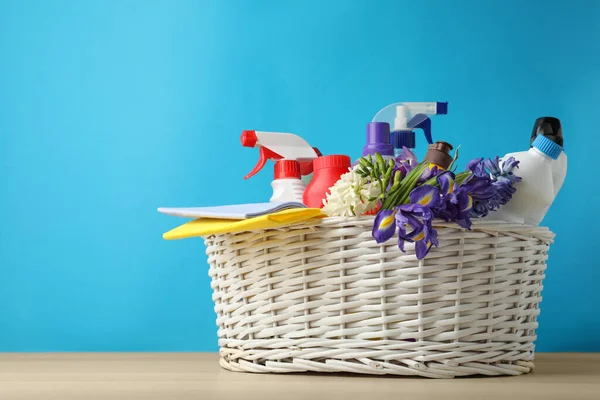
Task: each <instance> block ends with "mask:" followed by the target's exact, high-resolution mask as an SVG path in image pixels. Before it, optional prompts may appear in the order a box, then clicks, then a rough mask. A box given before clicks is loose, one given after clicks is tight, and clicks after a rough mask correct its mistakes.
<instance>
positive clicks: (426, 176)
mask: <svg viewBox="0 0 600 400" xmlns="http://www.w3.org/2000/svg"><path fill="white" fill-rule="evenodd" d="M443 171H444V170H443V169H441V168H439V167H438V166H437V165H429V167H428V168H425V171H423V173H422V174H421V176H420V177H419V180H418V181H417V184H418V185H420V184H421V183H423V182H427V181H428V180H430V179H431V178H433V177H435V176H437V175H439V174H440V173H441V172H443Z"/></svg>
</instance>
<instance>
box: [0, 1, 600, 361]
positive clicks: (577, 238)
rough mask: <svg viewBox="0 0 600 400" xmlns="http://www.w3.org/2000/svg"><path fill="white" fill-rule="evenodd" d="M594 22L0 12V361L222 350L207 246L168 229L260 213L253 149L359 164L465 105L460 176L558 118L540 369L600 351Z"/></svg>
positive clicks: (279, 5)
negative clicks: (271, 144)
mask: <svg viewBox="0 0 600 400" xmlns="http://www.w3.org/2000/svg"><path fill="white" fill-rule="evenodd" d="M599 19H600V3H598V2H595V1H593V0H590V1H587V2H586V1H560V2H553V1H533V0H531V1H522V0H521V1H503V2H490V1H485V2H480V1H475V0H471V1H467V0H463V1H455V2H448V1H431V0H429V1H414V0H413V1H404V2H400V1H339V2H335V1H330V2H325V1H293V2H292V1H234V0H230V1H185V0H179V1H166V0H165V1H94V2H92V1H47V2H42V1H5V0H0V215H1V219H0V351H61V350H64V351H82V350H89V351H105V350H106V351H108V350H114V351H120V350H123V351H125V350H130V351H136V350H148V351H151V350H156V351H163V350H164V351H166V350H172V351H185V350H202V351H213V350H216V349H217V343H216V328H215V323H214V319H215V316H214V313H213V309H212V303H211V291H210V287H209V279H208V276H207V269H208V267H207V265H206V260H205V257H204V254H203V251H204V248H203V245H202V242H201V241H200V240H182V241H176V242H165V241H163V240H162V239H161V234H162V233H163V232H164V231H166V230H168V229H170V228H173V227H174V226H176V225H177V224H178V222H179V220H175V219H173V218H169V217H166V216H163V215H160V214H158V213H157V212H156V211H155V210H156V207H158V206H183V205H210V204H218V203H234V202H252V201H264V200H265V199H267V198H268V196H269V194H270V192H269V190H270V188H269V186H268V185H269V181H270V179H269V175H270V174H269V173H268V172H265V173H261V174H259V175H258V176H256V177H255V178H253V179H252V180H250V181H247V182H243V181H242V177H243V176H244V175H245V174H246V173H247V172H248V171H249V170H250V169H251V168H252V166H253V165H254V163H255V161H256V158H257V153H256V151H253V150H250V149H246V148H242V147H240V146H239V141H238V140H239V134H240V131H241V130H242V129H248V128H250V129H252V128H256V129H265V130H283V131H292V132H296V133H299V134H301V135H303V136H304V137H305V138H306V139H308V140H309V141H310V142H311V143H314V144H315V145H317V146H318V147H319V148H320V149H321V150H322V151H323V152H327V153H331V152H339V153H347V154H350V155H352V156H357V155H358V154H359V151H360V148H361V146H362V144H363V143H362V142H363V136H364V125H365V123H366V122H368V121H369V120H370V119H371V118H372V116H373V115H374V114H375V112H377V111H378V110H379V109H380V108H381V107H383V106H385V105H386V104H388V103H391V102H395V101H401V100H413V101H415V100H417V101H418V100H439V101H443V100H447V101H449V102H450V108H449V110H450V113H449V115H448V116H444V117H438V118H436V119H435V120H434V137H436V138H438V139H442V138H443V139H445V140H448V141H449V142H451V143H454V144H462V150H463V151H462V153H461V160H462V162H463V165H464V162H465V160H468V159H470V158H473V157H476V156H493V155H496V154H499V155H502V154H505V153H507V152H509V151H517V150H521V149H525V148H526V146H527V144H528V139H529V134H530V130H531V127H532V124H533V121H534V120H535V118H536V117H538V116H541V115H555V116H558V117H560V118H561V120H562V121H563V126H564V131H565V136H566V150H567V153H568V155H569V159H570V166H569V176H568V178H567V181H566V183H565V185H564V188H563V190H562V192H561V193H560V196H559V197H558V199H557V200H556V203H555V205H554V206H553V207H552V210H551V211H550V213H549V215H548V217H547V219H546V221H545V222H546V224H547V225H548V226H550V227H551V228H552V230H554V231H555V232H556V233H557V235H558V236H557V242H556V244H555V245H554V247H553V248H552V250H551V256H550V262H549V268H548V271H547V279H546V282H545V289H544V301H543V304H542V316H541V318H540V324H541V325H540V329H539V341H538V350H542V351H598V350H600V341H599V340H598V339H597V338H598V337H599V336H600V321H599V320H598V318H596V317H594V316H597V315H598V305H599V304H598V297H597V290H598V289H597V286H598V284H599V281H600V273H599V268H598V264H599V262H598V260H597V253H596V252H595V246H596V239H597V235H596V234H595V232H597V230H598V229H599V225H600V218H599V217H598V210H597V209H594V208H593V207H594V205H597V204H598V195H599V194H600V190H599V185H598V183H597V181H596V180H595V179H590V178H592V177H593V175H592V173H594V174H595V173H596V172H595V170H596V165H595V164H596V163H595V162H594V161H595V160H596V159H597V157H598V145H597V144H594V141H597V140H598V137H600V136H599V135H598V117H597V116H596V114H597V113H598V104H600V53H599V49H600V46H599V45H598V43H600V24H598V23H597V21H598V20H599ZM420 143H421V144H422V143H423V139H421V142H420ZM586 181H588V182H589V183H588V182H586Z"/></svg>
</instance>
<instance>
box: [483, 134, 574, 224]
mask: <svg viewBox="0 0 600 400" xmlns="http://www.w3.org/2000/svg"><path fill="white" fill-rule="evenodd" d="M562 152H563V148H562V147H561V146H559V145H558V144H556V143H554V142H553V141H552V140H550V139H549V138H547V137H545V136H544V135H537V136H536V138H535V140H534V141H533V143H532V147H531V148H530V149H529V151H521V152H518V153H509V154H507V155H505V156H504V157H502V158H503V159H507V158H509V157H514V158H515V159H516V160H518V161H519V169H518V170H516V171H515V174H516V175H518V176H520V177H521V178H522V180H521V181H520V182H516V183H515V184H514V187H515V189H517V191H516V193H515V194H514V195H513V197H512V199H511V200H510V201H509V202H508V203H507V204H506V205H504V206H502V207H500V209H499V210H498V211H497V212H495V213H491V214H490V217H491V218H490V219H495V220H502V221H507V222H514V223H520V224H527V225H533V226H537V225H539V224H540V222H542V220H543V219H544V216H545V215H546V213H547V212H548V209H549V208H550V206H551V205H552V202H553V201H554V198H555V197H556V194H557V193H558V190H557V189H555V176H556V173H557V172H560V171H558V170H557V169H558V168H559V166H558V167H557V164H558V163H557V161H556V160H557V159H558V158H559V156H560V154H561V153H562ZM563 180H564V174H563ZM557 184H558V183H557ZM559 185H562V182H560V183H559ZM559 189H560V187H559Z"/></svg>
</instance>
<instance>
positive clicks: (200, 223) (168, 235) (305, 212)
mask: <svg viewBox="0 0 600 400" xmlns="http://www.w3.org/2000/svg"><path fill="white" fill-rule="evenodd" d="M322 217H324V215H323V213H321V209H320V208H294V209H292V210H285V211H280V212H277V213H273V214H267V215H261V216H260V217H256V218H250V219H242V220H231V219H213V218H199V219H196V220H194V221H190V222H188V223H185V224H183V225H180V226H178V227H177V228H175V229H172V230H170V231H169V232H165V233H164V234H163V238H164V239H167V240H173V239H185V238H190V237H197V236H208V235H216V234H219V233H235V232H244V231H252V230H259V229H267V228H280V227H283V226H287V225H293V224H297V223H299V222H303V221H307V220H309V219H313V218H322Z"/></svg>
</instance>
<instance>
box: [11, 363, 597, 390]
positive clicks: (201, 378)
mask: <svg viewBox="0 0 600 400" xmlns="http://www.w3.org/2000/svg"><path fill="white" fill-rule="evenodd" d="M484 398H485V399H510V400H520V399H527V400H529V399H546V400H547V399H569V400H574V399H594V400H598V399H600V353H596V354H594V353H587V354H575V353H547V354H544V353H542V354H537V355H536V370H535V372H534V373H531V374H528V375H522V376H517V377H495V378H457V379H444V380H433V379H426V378H403V377H371V376H360V375H359V376H357V375H328V374H319V375H315V374H294V375H273V374H269V375H263V374H249V373H235V372H229V371H226V370H224V369H221V368H220V367H219V364H218V356H217V355H216V354H213V353H178V354H171V353H134V354H132V353H71V354H0V399H2V400H19V399H61V400H62V399H78V400H80V399H127V400H136V399H165V400H166V399H194V400H203V399H219V400H227V399H239V400H253V399H261V400H268V399H284V400H287V399H308V400H317V399H328V400H334V399H347V400H351V399H369V400H380V399H382V400H384V399H394V400H400V399H410V400H420V399H445V400H452V399H461V400H466V399H484Z"/></svg>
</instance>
